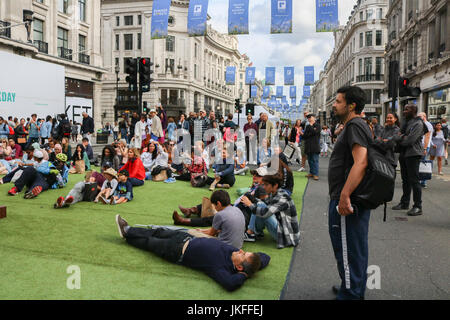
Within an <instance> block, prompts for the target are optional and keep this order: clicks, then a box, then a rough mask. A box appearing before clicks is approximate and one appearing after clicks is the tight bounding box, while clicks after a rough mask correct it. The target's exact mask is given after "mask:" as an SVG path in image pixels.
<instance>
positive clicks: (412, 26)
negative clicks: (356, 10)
mask: <svg viewBox="0 0 450 320" xmlns="http://www.w3.org/2000/svg"><path fill="white" fill-rule="evenodd" d="M386 18H387V20H388V30H389V42H388V44H387V46H386V61H387V63H386V66H389V64H390V63H389V62H390V61H398V64H399V73H400V74H399V75H400V76H401V77H405V78H407V79H409V81H410V86H412V87H420V89H421V91H422V93H421V95H420V97H415V98H414V97H399V99H398V102H399V103H397V104H396V108H395V109H394V110H395V111H396V112H397V113H399V114H401V111H402V108H403V106H404V105H405V104H406V103H407V102H408V101H412V102H414V103H416V104H417V106H418V108H419V111H424V112H426V113H427V115H428V118H429V119H430V121H432V122H436V121H439V120H441V119H443V118H446V119H449V118H450V30H449V29H450V1H449V0H390V1H389V11H388V12H387V16H386ZM387 72H389V70H388V69H387ZM388 86H389V81H386V85H385V91H386V92H387V90H388ZM383 102H384V106H385V109H386V110H388V109H391V108H392V98H389V97H388V96H387V95H386V96H385V99H384V101H383Z"/></svg>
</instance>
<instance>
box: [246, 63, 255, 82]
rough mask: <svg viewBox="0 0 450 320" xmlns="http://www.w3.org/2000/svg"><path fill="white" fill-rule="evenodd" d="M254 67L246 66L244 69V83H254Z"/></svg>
mask: <svg viewBox="0 0 450 320" xmlns="http://www.w3.org/2000/svg"><path fill="white" fill-rule="evenodd" d="M255 73H256V68H255V67H247V68H246V69H245V84H255Z"/></svg>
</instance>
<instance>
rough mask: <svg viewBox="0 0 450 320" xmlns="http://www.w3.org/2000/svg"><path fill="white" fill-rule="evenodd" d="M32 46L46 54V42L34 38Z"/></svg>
mask: <svg viewBox="0 0 450 320" xmlns="http://www.w3.org/2000/svg"><path fill="white" fill-rule="evenodd" d="M33 44H34V46H35V47H36V48H37V49H38V51H39V52H42V53H47V54H48V43H47V42H44V41H41V40H34V41H33Z"/></svg>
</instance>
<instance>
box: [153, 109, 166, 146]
mask: <svg viewBox="0 0 450 320" xmlns="http://www.w3.org/2000/svg"><path fill="white" fill-rule="evenodd" d="M150 119H152V127H151V135H152V139H153V140H157V141H159V142H160V143H164V141H161V138H163V137H164V133H163V129H162V125H161V119H159V117H158V116H157V115H156V109H155V108H152V109H151V110H150Z"/></svg>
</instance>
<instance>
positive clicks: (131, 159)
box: [119, 148, 145, 187]
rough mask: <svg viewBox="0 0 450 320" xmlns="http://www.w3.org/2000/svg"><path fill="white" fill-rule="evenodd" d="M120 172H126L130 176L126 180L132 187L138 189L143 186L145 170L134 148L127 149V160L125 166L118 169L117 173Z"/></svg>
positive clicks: (137, 151)
mask: <svg viewBox="0 0 450 320" xmlns="http://www.w3.org/2000/svg"><path fill="white" fill-rule="evenodd" d="M122 170H127V171H128V173H129V174H130V176H129V177H128V180H129V181H130V182H131V185H132V186H133V187H139V186H142V185H144V180H145V168H144V164H143V163H142V160H141V158H140V153H139V150H138V149H136V148H130V149H128V160H127V163H125V165H124V166H123V167H122V168H120V169H119V172H120V171H122Z"/></svg>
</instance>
